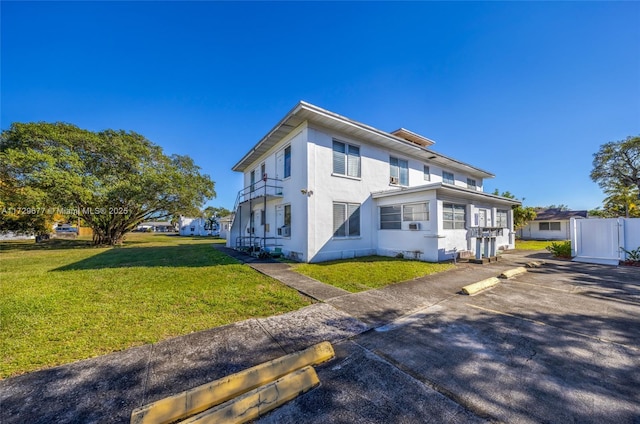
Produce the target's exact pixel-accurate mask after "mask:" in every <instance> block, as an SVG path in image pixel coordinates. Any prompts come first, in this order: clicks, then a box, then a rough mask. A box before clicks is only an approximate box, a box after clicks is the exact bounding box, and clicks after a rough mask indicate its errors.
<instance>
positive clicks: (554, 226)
mask: <svg viewBox="0 0 640 424" xmlns="http://www.w3.org/2000/svg"><path fill="white" fill-rule="evenodd" d="M538 229H539V230H540V231H560V223H559V222H540V223H539V224H538Z"/></svg>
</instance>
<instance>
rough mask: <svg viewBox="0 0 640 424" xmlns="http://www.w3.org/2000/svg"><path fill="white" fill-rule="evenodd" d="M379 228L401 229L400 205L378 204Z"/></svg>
mask: <svg viewBox="0 0 640 424" xmlns="http://www.w3.org/2000/svg"><path fill="white" fill-rule="evenodd" d="M380 229H381V230H400V229H402V207H401V206H400V205H391V206H380Z"/></svg>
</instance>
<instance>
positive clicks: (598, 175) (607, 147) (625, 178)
mask: <svg viewBox="0 0 640 424" xmlns="http://www.w3.org/2000/svg"><path fill="white" fill-rule="evenodd" d="M591 179H592V180H593V181H594V182H596V183H598V185H600V187H601V188H602V189H604V190H605V191H606V190H609V191H610V190H616V188H617V187H629V188H634V187H635V188H638V196H639V197H638V198H640V136H635V137H627V138H626V140H620V141H610V142H608V143H605V144H603V145H602V146H600V150H598V152H597V153H594V155H593V170H592V171H591Z"/></svg>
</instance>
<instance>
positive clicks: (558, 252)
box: [546, 241, 571, 258]
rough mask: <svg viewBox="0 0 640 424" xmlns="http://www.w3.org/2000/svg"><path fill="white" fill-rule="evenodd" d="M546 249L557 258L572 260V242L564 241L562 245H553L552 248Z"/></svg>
mask: <svg viewBox="0 0 640 424" xmlns="http://www.w3.org/2000/svg"><path fill="white" fill-rule="evenodd" d="M546 249H547V250H548V251H549V252H551V254H552V255H553V256H555V257H559V258H570V257H571V242H570V241H563V242H562V243H555V242H553V243H551V246H547V247H546Z"/></svg>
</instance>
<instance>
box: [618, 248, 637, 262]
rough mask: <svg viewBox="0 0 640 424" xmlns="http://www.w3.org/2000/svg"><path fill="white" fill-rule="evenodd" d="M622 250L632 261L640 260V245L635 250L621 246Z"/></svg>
mask: <svg viewBox="0 0 640 424" xmlns="http://www.w3.org/2000/svg"><path fill="white" fill-rule="evenodd" d="M620 250H622V251H623V252H624V253H626V254H627V260H628V261H631V262H640V247H638V248H637V249H633V250H627V249H625V248H624V247H622V246H620Z"/></svg>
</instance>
